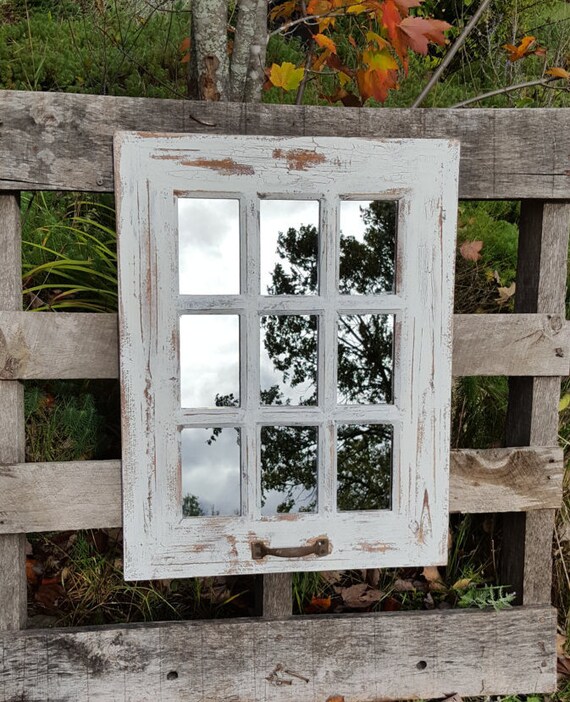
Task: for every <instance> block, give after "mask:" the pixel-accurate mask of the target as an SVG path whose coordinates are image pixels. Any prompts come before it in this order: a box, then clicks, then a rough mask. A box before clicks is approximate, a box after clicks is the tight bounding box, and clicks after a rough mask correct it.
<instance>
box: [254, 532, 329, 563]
mask: <svg viewBox="0 0 570 702" xmlns="http://www.w3.org/2000/svg"><path fill="white" fill-rule="evenodd" d="M329 551H330V542H329V540H328V539H327V538H324V537H320V538H318V539H316V540H315V541H314V543H312V544H310V545H309V546H291V547H289V548H287V547H285V548H283V547H282V548H270V547H269V546H267V545H266V544H264V543H263V541H254V542H253V543H252V544H251V557H252V558H253V559H254V560H256V561H258V560H261V559H262V558H265V556H275V557H276V558H303V556H312V555H315V556H326V555H328V553H329Z"/></svg>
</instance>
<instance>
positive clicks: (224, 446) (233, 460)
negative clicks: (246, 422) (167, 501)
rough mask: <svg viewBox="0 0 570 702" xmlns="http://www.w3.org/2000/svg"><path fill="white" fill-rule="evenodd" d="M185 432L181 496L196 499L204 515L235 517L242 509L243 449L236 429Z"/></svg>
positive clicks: (183, 431) (183, 436) (185, 430)
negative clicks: (209, 440)
mask: <svg viewBox="0 0 570 702" xmlns="http://www.w3.org/2000/svg"><path fill="white" fill-rule="evenodd" d="M211 436H212V429H183V430H182V432H181V442H182V494H183V495H187V494H191V495H195V496H196V497H197V498H198V501H199V503H200V507H201V509H202V511H203V512H204V513H205V514H211V513H212V510H215V511H216V512H219V513H220V514H221V515H233V514H235V513H236V511H237V512H239V509H240V448H239V445H238V442H237V434H236V430H235V429H223V430H222V433H221V434H220V435H219V436H218V437H217V438H216V440H215V441H213V442H212V443H211V444H208V443H206V442H207V440H208V439H209V438H210V437H211Z"/></svg>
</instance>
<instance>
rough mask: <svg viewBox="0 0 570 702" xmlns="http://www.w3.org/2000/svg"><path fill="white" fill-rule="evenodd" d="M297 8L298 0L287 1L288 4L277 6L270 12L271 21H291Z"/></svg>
mask: <svg viewBox="0 0 570 702" xmlns="http://www.w3.org/2000/svg"><path fill="white" fill-rule="evenodd" d="M296 8H297V0H287V2H284V3H280V4H279V5H275V7H273V8H272V9H271V10H270V11H269V15H268V16H269V19H270V20H271V21H272V22H274V21H275V20H276V19H282V18H284V19H290V18H291V15H292V14H293V12H295V9H296Z"/></svg>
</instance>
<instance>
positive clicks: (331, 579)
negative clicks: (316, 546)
mask: <svg viewBox="0 0 570 702" xmlns="http://www.w3.org/2000/svg"><path fill="white" fill-rule="evenodd" d="M320 575H321V578H322V579H323V580H324V581H325V582H326V583H328V584H329V585H336V583H338V581H339V580H340V579H341V578H342V575H343V571H342V570H326V571H324V572H322V573H321V574H320Z"/></svg>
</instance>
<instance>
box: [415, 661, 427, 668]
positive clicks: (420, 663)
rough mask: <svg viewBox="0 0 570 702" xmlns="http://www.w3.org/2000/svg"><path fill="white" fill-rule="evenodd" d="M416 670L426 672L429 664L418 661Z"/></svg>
mask: <svg viewBox="0 0 570 702" xmlns="http://www.w3.org/2000/svg"><path fill="white" fill-rule="evenodd" d="M416 668H417V669H418V670H425V669H426V668H427V663H426V662H425V661H418V662H417V663H416Z"/></svg>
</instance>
